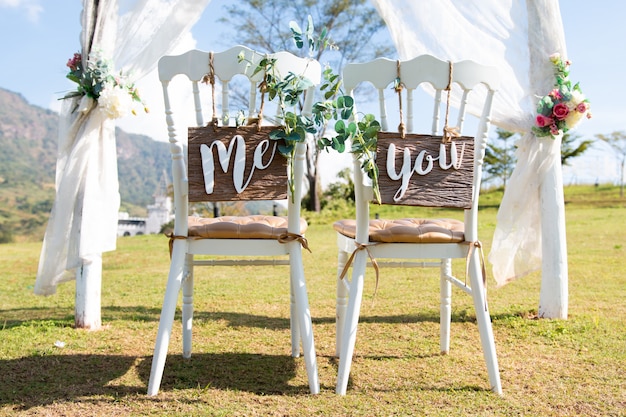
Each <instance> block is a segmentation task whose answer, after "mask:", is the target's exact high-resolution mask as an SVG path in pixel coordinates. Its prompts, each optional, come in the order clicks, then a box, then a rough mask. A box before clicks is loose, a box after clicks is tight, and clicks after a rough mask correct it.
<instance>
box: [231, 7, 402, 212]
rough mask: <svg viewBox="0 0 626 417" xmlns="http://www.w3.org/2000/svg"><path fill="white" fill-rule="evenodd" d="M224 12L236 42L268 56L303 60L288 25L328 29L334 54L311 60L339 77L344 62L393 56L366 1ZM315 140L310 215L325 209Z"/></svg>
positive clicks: (310, 156) (311, 157)
mask: <svg viewBox="0 0 626 417" xmlns="http://www.w3.org/2000/svg"><path fill="white" fill-rule="evenodd" d="M224 8H225V10H226V17H224V18H222V19H221V21H222V22H223V23H226V24H227V26H228V27H229V28H231V29H232V32H233V33H232V39H233V40H234V41H235V42H239V43H243V44H245V45H247V46H249V47H252V48H255V49H257V50H259V51H265V52H275V51H278V50H287V51H290V52H292V53H294V54H301V50H300V49H298V48H296V46H295V45H294V42H293V39H292V32H291V30H290V28H289V22H290V21H292V20H293V21H296V22H303V21H305V20H306V19H307V16H309V15H311V16H312V18H313V22H314V23H315V25H316V27H318V28H326V30H327V31H328V36H329V37H330V38H331V39H332V40H333V41H334V43H335V45H336V46H337V49H335V50H328V49H320V50H318V51H317V56H314V57H313V58H315V59H317V60H318V61H320V62H322V63H326V62H327V63H328V64H329V65H330V66H331V67H332V68H334V69H335V72H336V73H338V72H339V71H340V70H341V68H342V67H343V64H344V63H345V62H350V61H366V60H368V59H372V58H374V57H376V56H386V55H387V56H388V55H390V54H391V53H392V52H393V51H394V49H393V48H392V47H391V46H390V45H391V42H390V41H388V40H387V41H386V42H384V39H383V38H382V35H384V34H385V32H384V31H383V29H384V28H385V23H384V21H383V20H382V19H381V18H380V16H379V15H378V13H377V12H376V10H375V9H374V8H373V7H372V6H370V5H369V2H368V1H367V0H241V1H238V2H236V3H233V4H232V5H226V6H224ZM322 59H324V61H322ZM321 134H322V135H323V134H324V132H321ZM317 139H318V138H315V140H314V141H313V142H312V143H310V144H309V146H308V151H307V161H306V162H307V172H306V180H307V182H308V185H309V198H308V199H307V200H306V201H307V209H308V210H311V211H320V209H321V205H320V199H319V194H320V193H321V189H320V188H321V187H320V186H319V184H320V175H319V169H318V168H319V164H318V162H319V150H318V149H317V147H316V145H315V143H317Z"/></svg>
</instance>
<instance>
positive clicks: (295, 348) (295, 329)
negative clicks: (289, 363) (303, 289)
mask: <svg viewBox="0 0 626 417" xmlns="http://www.w3.org/2000/svg"><path fill="white" fill-rule="evenodd" d="M289 299H290V302H289V328H290V329H291V357H293V358H298V357H300V339H301V336H300V325H299V324H298V312H297V306H296V295H295V293H294V285H293V281H292V280H290V281H289Z"/></svg>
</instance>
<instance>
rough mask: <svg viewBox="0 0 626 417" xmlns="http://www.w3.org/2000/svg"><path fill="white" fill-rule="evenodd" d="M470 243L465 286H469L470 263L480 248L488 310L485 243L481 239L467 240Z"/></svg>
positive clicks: (466, 262)
mask: <svg viewBox="0 0 626 417" xmlns="http://www.w3.org/2000/svg"><path fill="white" fill-rule="evenodd" d="M465 243H467V244H468V245H469V249H468V250H467V258H465V286H466V287H467V275H468V274H469V265H470V261H471V258H472V255H473V254H474V251H475V250H477V249H478V253H479V254H480V267H481V272H482V275H483V290H484V291H485V311H487V270H486V268H485V254H484V253H483V244H482V243H481V242H480V240H477V241H474V242H465Z"/></svg>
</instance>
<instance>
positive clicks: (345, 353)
mask: <svg viewBox="0 0 626 417" xmlns="http://www.w3.org/2000/svg"><path fill="white" fill-rule="evenodd" d="M366 264H367V253H365V251H359V252H357V254H356V255H355V257H354V263H353V267H352V281H351V282H350V295H349V297H348V307H347V309H346V314H345V322H344V325H343V330H342V332H341V350H340V352H339V372H338V374H337V387H336V388H335V392H336V393H337V394H339V395H346V389H347V388H348V378H349V377H350V368H351V367H352V355H353V354H354V345H355V343H356V332H357V325H358V323H359V313H360V310H361V301H362V299H363V281H364V277H365V267H366Z"/></svg>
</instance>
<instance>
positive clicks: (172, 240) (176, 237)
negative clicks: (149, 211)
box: [165, 232, 187, 259]
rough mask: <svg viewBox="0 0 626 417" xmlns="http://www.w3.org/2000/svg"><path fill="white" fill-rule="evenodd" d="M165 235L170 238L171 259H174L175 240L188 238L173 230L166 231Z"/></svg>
mask: <svg viewBox="0 0 626 417" xmlns="http://www.w3.org/2000/svg"><path fill="white" fill-rule="evenodd" d="M165 236H167V237H168V238H169V239H170V241H169V247H170V259H172V251H173V250H174V241H175V240H187V236H182V235H175V234H174V233H173V232H172V233H165Z"/></svg>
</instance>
